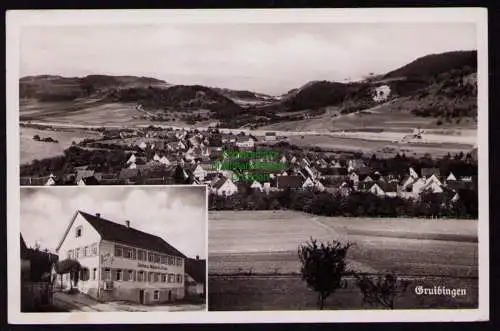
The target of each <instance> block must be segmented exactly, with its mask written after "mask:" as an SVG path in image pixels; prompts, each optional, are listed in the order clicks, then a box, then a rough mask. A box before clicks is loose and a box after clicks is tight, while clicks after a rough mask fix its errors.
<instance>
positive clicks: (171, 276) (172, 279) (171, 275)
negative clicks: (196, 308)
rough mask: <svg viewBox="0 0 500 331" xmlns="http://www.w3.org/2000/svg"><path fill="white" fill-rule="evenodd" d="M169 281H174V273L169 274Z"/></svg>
mask: <svg viewBox="0 0 500 331" xmlns="http://www.w3.org/2000/svg"><path fill="white" fill-rule="evenodd" d="M168 282H169V283H173V282H174V274H168Z"/></svg>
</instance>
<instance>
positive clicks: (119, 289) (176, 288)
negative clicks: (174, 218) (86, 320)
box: [57, 211, 186, 304]
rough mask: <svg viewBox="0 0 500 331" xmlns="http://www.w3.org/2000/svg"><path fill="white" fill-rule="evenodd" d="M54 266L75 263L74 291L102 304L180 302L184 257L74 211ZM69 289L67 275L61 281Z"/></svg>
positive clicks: (130, 229)
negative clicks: (76, 278) (121, 301)
mask: <svg viewBox="0 0 500 331" xmlns="http://www.w3.org/2000/svg"><path fill="white" fill-rule="evenodd" d="M57 253H58V255H59V261H62V260H65V259H71V260H77V261H78V262H79V263H80V266H81V268H80V277H79V280H78V282H77V284H76V287H77V288H78V289H79V290H80V291H81V292H83V293H86V294H88V295H90V296H92V297H95V298H98V299H101V300H126V301H133V302H137V303H141V304H154V303H161V302H167V301H175V300H178V299H182V298H183V297H184V293H185V282H184V275H185V270H184V261H185V259H186V257H185V256H184V254H182V253H181V252H179V251H178V250H177V249H175V248H174V247H173V246H171V245H170V244H168V243H167V242H166V241H165V240H163V239H162V238H160V237H158V236H155V235H152V234H148V233H145V232H142V231H139V230H137V229H134V228H133V227H131V226H130V222H129V221H125V225H122V224H118V223H115V222H112V221H109V220H106V219H104V218H102V217H101V215H100V214H95V215H91V214H88V213H85V212H82V211H77V212H76V213H75V214H74V216H73V218H72V219H71V222H70V224H69V225H68V227H67V229H66V231H65V233H64V235H63V237H62V239H61V241H60V243H59V245H58V247H57ZM62 277H63V279H62V283H63V284H66V286H69V285H70V283H69V282H70V275H69V274H66V275H63V276H62Z"/></svg>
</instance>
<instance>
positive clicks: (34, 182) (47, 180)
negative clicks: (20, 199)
mask: <svg viewBox="0 0 500 331" xmlns="http://www.w3.org/2000/svg"><path fill="white" fill-rule="evenodd" d="M56 184H57V182H56V177H55V176H54V175H53V174H50V175H49V176H44V177H21V178H20V185H21V186H53V185H56Z"/></svg>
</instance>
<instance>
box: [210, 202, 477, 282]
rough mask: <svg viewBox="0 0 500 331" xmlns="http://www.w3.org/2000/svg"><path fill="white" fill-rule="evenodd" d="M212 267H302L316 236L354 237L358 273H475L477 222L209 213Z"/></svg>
mask: <svg viewBox="0 0 500 331" xmlns="http://www.w3.org/2000/svg"><path fill="white" fill-rule="evenodd" d="M209 236H210V241H209V252H210V263H209V273H210V274H231V273H248V272H252V273H270V274H275V273H280V274H282V273H294V272H299V261H298V258H297V248H298V245H299V244H301V243H303V242H305V241H307V240H308V239H309V238H310V237H313V238H316V239H319V240H332V239H334V240H338V241H343V242H351V243H353V244H354V246H353V247H351V249H350V251H349V254H348V257H347V259H348V263H349V265H350V266H351V268H353V269H355V270H356V271H359V272H370V273H372V272H373V273H386V272H391V271H393V272H396V273H398V274H405V275H439V276H450V277H455V276H467V277H475V276H477V242H476V241H477V221H475V220H444V219H443V220H436V219H434V220H430V219H403V218H401V219H399V218H396V219H378V218H360V219H355V218H343V217H318V216H314V215H308V214H304V213H300V212H294V211H274V212H273V211H227V212H225V211H224V212H223V211H219V212H210V214H209Z"/></svg>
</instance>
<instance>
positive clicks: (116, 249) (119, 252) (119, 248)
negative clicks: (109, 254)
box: [115, 245, 122, 257]
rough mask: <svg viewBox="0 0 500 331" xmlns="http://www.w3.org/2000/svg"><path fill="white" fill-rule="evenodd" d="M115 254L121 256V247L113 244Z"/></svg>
mask: <svg viewBox="0 0 500 331" xmlns="http://www.w3.org/2000/svg"><path fill="white" fill-rule="evenodd" d="M115 256H118V257H119V256H122V247H121V246H118V245H115Z"/></svg>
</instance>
